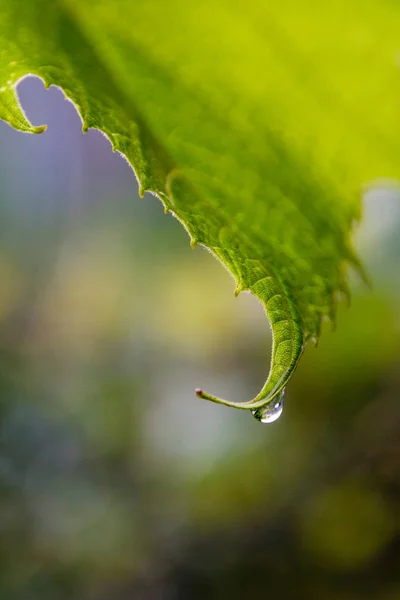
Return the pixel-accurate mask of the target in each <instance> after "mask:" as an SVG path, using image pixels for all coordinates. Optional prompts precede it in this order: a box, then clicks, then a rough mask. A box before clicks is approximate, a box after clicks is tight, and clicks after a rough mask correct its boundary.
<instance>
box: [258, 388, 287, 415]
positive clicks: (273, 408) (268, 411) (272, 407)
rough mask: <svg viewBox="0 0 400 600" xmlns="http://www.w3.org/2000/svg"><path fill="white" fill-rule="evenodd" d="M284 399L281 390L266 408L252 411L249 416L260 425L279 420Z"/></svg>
mask: <svg viewBox="0 0 400 600" xmlns="http://www.w3.org/2000/svg"><path fill="white" fill-rule="evenodd" d="M284 397H285V390H282V391H281V392H279V394H278V395H277V396H275V398H274V399H273V400H272V402H270V403H269V404H267V405H266V406H263V407H261V408H257V409H256V410H253V411H252V413H251V414H252V415H253V417H254V418H255V419H257V421H260V422H261V423H273V422H274V421H276V420H277V419H279V417H280V416H281V414H282V411H283V399H284Z"/></svg>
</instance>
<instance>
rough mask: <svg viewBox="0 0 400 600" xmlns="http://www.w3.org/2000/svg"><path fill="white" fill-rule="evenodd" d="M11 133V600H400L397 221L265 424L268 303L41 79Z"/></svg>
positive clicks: (5, 208) (0, 290)
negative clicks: (205, 395) (143, 187)
mask: <svg viewBox="0 0 400 600" xmlns="http://www.w3.org/2000/svg"><path fill="white" fill-rule="evenodd" d="M19 94H20V99H21V102H22V105H23V107H24V109H25V110H26V113H27V115H28V117H29V119H30V120H31V121H32V122H33V123H34V124H37V125H39V124H42V123H46V124H47V125H48V129H47V131H46V132H45V133H44V134H42V135H38V136H29V135H25V134H22V133H18V132H16V131H13V130H11V129H10V128H9V127H8V126H7V125H6V124H5V123H0V181H1V191H0V217H1V219H0V598H5V599H6V598H7V600H28V599H29V600H31V599H34V600H36V599H40V600H47V599H49V600H50V599H51V600H54V599H57V600H62V599H64V598H65V599H67V598H68V599H70V598H74V599H75V598H76V599H82V600H111V599H112V600H128V599H129V600H130V599H135V600H136V599H140V600H142V599H143V600H159V599H160V600H161V599H162V600H170V599H174V600H175V599H177V600H181V599H182V600H186V599H194V600H196V599H202V598H211V599H213V598H216V599H225V598H232V599H235V598H238V599H239V598H240V599H242V598H249V599H250V598H251V599H253V598H254V599H256V600H258V599H263V598H268V597H272V598H284V599H285V600H290V599H295V600H302V599H303V598H304V599H307V600H309V599H311V600H312V599H316V600H317V599H318V600H325V599H326V600H336V599H337V600H339V599H340V600H342V599H344V600H350V599H354V600H357V599H361V598H362V600H365V599H368V598H371V599H382V600H395V599H397V598H400V578H399V573H400V538H399V528H400V509H399V506H400V503H399V501H400V485H399V482H400V443H399V440H400V435H399V434H400V402H399V400H400V302H399V299H400V273H399V269H398V264H399V256H400V237H399V234H398V232H399V223H400V202H399V194H398V191H397V189H396V188H395V187H392V188H387V189H383V188H382V187H379V188H378V187H377V188H374V189H373V188H371V189H370V190H369V191H368V192H367V193H366V196H365V218H364V222H363V225H362V227H361V229H360V230H359V231H358V232H357V235H356V239H357V246H358V249H359V251H360V253H361V256H362V259H363V261H364V263H365V264H366V265H367V268H368V269H369V271H370V274H371V276H372V279H373V280H374V289H373V291H371V290H368V289H366V287H365V286H364V285H363V284H361V283H360V282H359V281H357V280H356V279H355V278H354V277H353V276H352V277H353V279H354V281H352V290H353V300H352V306H351V308H350V309H347V308H346V307H341V309H340V310H339V316H338V328H337V331H336V332H334V333H332V332H330V330H329V328H328V327H327V328H326V332H325V333H324V335H323V337H322V339H321V342H320V344H319V347H318V348H317V349H313V348H309V349H308V350H307V351H306V353H305V356H304V358H303V360H302V363H301V365H300V367H299V369H298V371H297V372H296V374H295V376H294V377H293V380H292V382H291V383H290V384H289V386H288V389H287V393H286V404H285V410H284V413H283V416H282V417H281V418H280V419H279V421H278V422H276V423H274V424H273V425H269V426H263V425H261V424H259V423H257V422H256V421H255V420H254V419H252V418H251V416H250V415H249V414H247V413H243V412H242V411H234V410H228V409H226V408H223V407H220V406H216V405H211V404H209V403H206V402H202V401H200V400H198V399H197V398H196V397H195V394H194V389H195V388H196V387H198V386H201V387H204V388H205V389H207V390H209V391H210V392H213V393H216V394H218V395H222V396H226V397H229V398H232V399H236V400H244V399H250V398H251V397H252V396H253V395H254V394H255V393H256V392H257V391H258V389H259V388H260V387H261V385H262V382H263V379H265V377H266V376H267V373H268V368H269V360H270V345H271V336H270V333H269V327H268V323H267V320H266V318H265V316H264V314H263V311H262V308H261V306H260V305H259V304H258V303H257V301H256V300H255V299H254V298H253V297H251V296H249V295H246V294H241V295H240V296H239V298H237V299H236V298H234V295H233V290H234V283H233V281H232V279H231V278H230V276H229V275H228V274H227V273H226V272H225V271H224V270H223V268H222V267H221V265H219V264H218V263H217V261H215V260H214V259H213V258H212V257H211V256H210V255H209V254H208V253H207V252H206V251H204V250H203V249H196V251H194V252H193V251H192V250H191V249H190V246H189V239H188V236H187V234H186V232H185V231H184V229H183V228H182V227H181V226H180V224H179V223H178V222H177V221H175V220H174V219H173V218H172V217H171V216H170V215H165V214H164V211H163V208H162V206H161V203H160V202H158V201H157V200H156V199H155V198H154V197H152V196H150V195H146V196H145V198H144V199H140V198H139V197H138V194H137V184H136V181H135V177H134V174H133V172H132V170H131V169H130V167H129V165H128V164H127V163H126V161H125V160H124V159H123V157H121V156H120V155H118V154H113V153H112V151H111V146H110V143H109V142H108V140H107V139H106V138H105V137H104V136H103V135H102V134H101V133H100V132H98V131H92V130H91V131H89V132H88V133H87V134H86V135H83V134H82V132H81V124H80V121H79V117H78V115H77V112H76V111H75V109H74V107H73V105H72V104H71V103H70V102H67V101H65V99H64V98H63V94H62V93H61V91H60V90H58V89H56V88H53V87H52V88H50V90H48V91H45V90H44V88H43V85H42V83H41V81H40V80H38V79H34V78H28V79H25V80H24V81H23V82H22V83H21V84H20V87H19Z"/></svg>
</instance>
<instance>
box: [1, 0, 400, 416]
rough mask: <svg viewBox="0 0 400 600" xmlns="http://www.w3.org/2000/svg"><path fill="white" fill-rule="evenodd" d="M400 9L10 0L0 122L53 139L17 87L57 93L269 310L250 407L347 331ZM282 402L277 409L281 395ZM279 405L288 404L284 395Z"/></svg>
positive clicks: (395, 96) (368, 3) (278, 390)
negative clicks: (260, 380) (326, 327)
mask: <svg viewBox="0 0 400 600" xmlns="http://www.w3.org/2000/svg"><path fill="white" fill-rule="evenodd" d="M399 31H400V6H399V5H398V3H396V2H393V1H391V0H382V1H381V2H380V3H377V2H375V1H374V0H354V1H353V2H351V3H348V2H347V1H345V0H328V1H327V2H324V3H319V4H318V3H315V2H313V1H312V0H281V1H280V2H262V1H261V0H247V1H246V2H243V0H198V1H196V2H182V0H147V1H144V0H135V2H129V1H128V0H80V2H76V1H75V0H58V1H57V2H55V1H54V0H30V2H28V3H27V2H25V1H24V0H0V58H1V61H0V118H2V119H4V120H5V121H7V122H8V123H10V125H12V126H13V127H15V128H16V129H20V130H22V131H26V132H31V133H40V132H41V131H43V130H44V127H43V126H41V127H34V126H33V125H31V124H30V123H29V122H28V121H27V118H26V116H25V115H24V113H23V111H22V109H21V107H20V105H19V102H18V98H17V96H16V93H15V88H16V85H17V83H18V81H19V80H20V79H21V78H22V77H24V76H26V75H27V74H34V75H37V76H39V77H40V78H42V80H43V81H44V83H45V85H46V86H49V85H53V84H54V85H57V86H59V87H61V88H62V89H63V91H64V93H65V95H66V96H67V97H68V98H69V99H71V100H72V101H73V102H74V104H75V105H76V107H77V110H78V112H79V113H80V115H81V118H82V122H83V130H84V131H86V130H87V129H88V128H90V127H95V128H98V129H100V130H101V131H103V132H104V133H105V134H106V135H107V136H108V138H109V139H110V141H111V144H112V147H113V149H114V150H118V151H119V152H121V153H122V154H124V155H125V156H126V157H127V159H128V161H129V162H130V164H131V165H132V167H133V169H134V171H135V173H136V176H137V178H138V181H139V185H140V191H141V193H142V194H143V193H144V192H146V191H149V192H153V193H154V194H156V195H157V196H158V197H159V198H160V199H161V201H162V202H163V203H164V206H165V209H166V211H170V212H172V213H173V214H174V215H175V216H176V217H177V218H178V219H179V221H181V223H182V224H183V225H184V227H185V228H186V229H187V231H188V233H189V235H190V238H191V244H192V246H195V245H196V244H203V245H204V246H206V247H207V248H208V249H209V250H210V251H211V252H212V253H213V254H214V255H215V256H216V257H217V258H218V259H219V260H220V261H221V262H222V263H223V264H224V265H225V267H226V268H227V269H228V270H229V271H230V273H231V274H232V275H233V276H234V278H235V280H236V293H239V292H241V291H243V290H248V291H250V292H251V293H253V294H254V295H255V296H257V298H259V299H260V301H261V302H262V303H263V305H264V307H265V310H266V312H267V315H268V318H269V321H270V323H271V327H272V332H273V351H272V362H271V368H270V373H269V377H268V379H267V381H266V383H265V385H264V387H263V388H262V390H261V392H260V393H259V394H258V395H257V396H256V398H255V399H254V400H252V401H250V402H239V403H233V402H229V401H225V400H221V399H219V398H216V397H214V396H211V395H209V394H207V393H206V392H203V391H202V390H197V394H198V396H200V397H203V398H207V399H209V400H212V401H214V402H218V403H222V404H225V405H227V406H234V407H236V408H241V409H246V410H253V411H254V410H255V409H260V408H262V407H263V406H265V405H267V404H269V403H270V402H272V401H273V399H274V398H275V397H280V395H282V391H283V388H284V386H285V385H286V383H287V381H288V379H289V378H290V376H291V374H292V373H293V371H294V369H295V367H296V365H297V363H298V360H299V357H300V355H301V353H302V351H303V348H304V346H305V344H306V342H307V341H308V340H310V339H312V338H314V339H315V340H316V339H318V336H319V334H320V327H321V321H322V319H323V318H324V317H328V318H329V319H331V320H332V321H333V322H334V320H335V302H336V297H337V294H338V292H342V293H343V294H345V295H347V293H348V292H347V284H346V269H347V267H348V265H353V266H355V267H356V268H358V269H359V270H361V267H360V264H359V261H358V259H357V257H356V255H355V253H354V251H353V248H352V244H351V229H352V225H353V223H354V221H355V220H357V219H358V218H359V216H360V196H361V190H362V186H363V185H364V184H365V183H368V182H370V181H372V180H373V179H375V178H377V177H385V178H394V177H396V174H397V162H398V156H399V145H400V141H399V135H397V134H396V133H395V132H396V131H397V125H398V120H399V110H398V105H399V100H400V97H399V93H398V92H399V77H398V72H397V65H396V56H397V52H398V50H399V41H400V40H399V38H400V36H399V34H398V32H399ZM278 395H279V396H278ZM282 397H283V396H282Z"/></svg>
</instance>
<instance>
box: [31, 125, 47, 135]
mask: <svg viewBox="0 0 400 600" xmlns="http://www.w3.org/2000/svg"><path fill="white" fill-rule="evenodd" d="M46 129H47V125H38V126H35V125H33V126H32V128H31V133H35V134H36V133H44V132H45V131H46Z"/></svg>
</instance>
